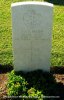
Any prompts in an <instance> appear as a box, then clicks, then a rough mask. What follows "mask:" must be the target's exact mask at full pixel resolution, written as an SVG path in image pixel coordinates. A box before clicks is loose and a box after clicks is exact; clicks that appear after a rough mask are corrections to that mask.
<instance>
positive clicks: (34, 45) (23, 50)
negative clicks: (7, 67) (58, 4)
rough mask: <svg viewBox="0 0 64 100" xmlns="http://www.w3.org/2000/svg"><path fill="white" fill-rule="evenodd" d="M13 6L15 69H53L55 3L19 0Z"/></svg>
mask: <svg viewBox="0 0 64 100" xmlns="http://www.w3.org/2000/svg"><path fill="white" fill-rule="evenodd" d="M11 8H12V32H13V34H12V40H13V56H14V70H15V71H33V70H37V69H40V70H44V71H50V53H51V39H52V16H53V4H50V3H46V2H18V3H13V4H12V5H11Z"/></svg>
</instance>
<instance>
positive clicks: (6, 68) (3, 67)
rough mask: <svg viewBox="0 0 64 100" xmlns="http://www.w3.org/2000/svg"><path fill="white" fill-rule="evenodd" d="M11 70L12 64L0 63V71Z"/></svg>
mask: <svg viewBox="0 0 64 100" xmlns="http://www.w3.org/2000/svg"><path fill="white" fill-rule="evenodd" d="M11 70H13V66H12V65H10V64H7V65H1V64H0V73H7V72H10V71H11Z"/></svg>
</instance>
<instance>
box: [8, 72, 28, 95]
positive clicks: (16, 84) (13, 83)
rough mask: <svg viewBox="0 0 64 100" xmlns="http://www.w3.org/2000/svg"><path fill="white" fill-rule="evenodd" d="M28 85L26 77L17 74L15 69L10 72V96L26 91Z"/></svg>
mask: <svg viewBox="0 0 64 100" xmlns="http://www.w3.org/2000/svg"><path fill="white" fill-rule="evenodd" d="M26 85H27V82H26V81H25V79H24V78H23V77H21V76H17V75H15V73H14V70H13V71H11V73H9V74H8V83H7V87H8V92H7V93H8V95H9V96H12V95H14V96H17V95H20V94H24V93H26V89H27V88H26Z"/></svg>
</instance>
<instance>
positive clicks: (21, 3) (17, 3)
mask: <svg viewBox="0 0 64 100" xmlns="http://www.w3.org/2000/svg"><path fill="white" fill-rule="evenodd" d="M30 4H31V5H32V4H33V5H43V6H50V7H53V4H52V3H48V2H38V1H28V2H16V3H12V4H11V7H14V6H20V5H30Z"/></svg>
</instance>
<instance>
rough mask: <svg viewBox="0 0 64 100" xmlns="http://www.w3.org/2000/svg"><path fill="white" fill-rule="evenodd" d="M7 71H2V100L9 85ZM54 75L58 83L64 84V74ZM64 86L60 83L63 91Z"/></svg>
mask: <svg viewBox="0 0 64 100" xmlns="http://www.w3.org/2000/svg"><path fill="white" fill-rule="evenodd" d="M7 73H8V72H6V73H3V72H2V73H1V74H0V100H4V99H3V98H2V97H4V96H6V95H7V87H6V84H7V81H8V76H7ZM53 76H54V78H55V80H56V82H57V83H61V85H62V86H64V74H56V73H54V74H53ZM62 86H60V85H59V88H60V90H61V91H63V88H62ZM61 91H59V95H60V92H61Z"/></svg>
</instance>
